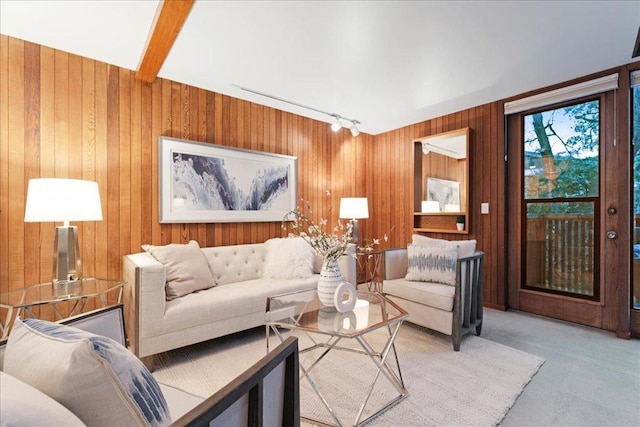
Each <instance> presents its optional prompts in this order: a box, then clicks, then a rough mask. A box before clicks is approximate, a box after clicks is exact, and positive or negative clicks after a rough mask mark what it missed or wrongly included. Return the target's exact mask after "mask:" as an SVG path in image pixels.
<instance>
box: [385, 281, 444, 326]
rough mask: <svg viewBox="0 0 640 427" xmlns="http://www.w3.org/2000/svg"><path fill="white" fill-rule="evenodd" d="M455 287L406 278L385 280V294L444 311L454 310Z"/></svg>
mask: <svg viewBox="0 0 640 427" xmlns="http://www.w3.org/2000/svg"><path fill="white" fill-rule="evenodd" d="M455 289H456V288H455V287H453V286H449V285H443V284H441V283H433V282H414V281H410V280H406V279H393V280H385V281H384V293H385V294H388V295H393V296H396V297H398V298H402V299H405V300H408V301H414V302H416V303H419V304H422V305H426V306H429V307H434V308H437V309H439V310H444V311H453V300H454V295H455ZM409 320H411V318H409Z"/></svg>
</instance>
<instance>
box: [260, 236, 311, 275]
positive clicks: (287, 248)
mask: <svg viewBox="0 0 640 427" xmlns="http://www.w3.org/2000/svg"><path fill="white" fill-rule="evenodd" d="M265 245H266V246H267V256H266V258H265V261H264V271H263V272H262V277H264V278H266V279H297V278H306V277H311V276H313V260H314V255H315V254H314V252H313V248H311V245H309V244H308V243H307V242H306V241H305V240H304V239H303V238H302V237H286V238H274V239H269V240H267V241H266V242H265Z"/></svg>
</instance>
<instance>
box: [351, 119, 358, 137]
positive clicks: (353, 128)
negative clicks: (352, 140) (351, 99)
mask: <svg viewBox="0 0 640 427" xmlns="http://www.w3.org/2000/svg"><path fill="white" fill-rule="evenodd" d="M349 129H350V130H351V135H353V136H354V137H356V136H358V135H360V130H358V127H357V126H356V122H353V124H352V125H351V127H350V128H349Z"/></svg>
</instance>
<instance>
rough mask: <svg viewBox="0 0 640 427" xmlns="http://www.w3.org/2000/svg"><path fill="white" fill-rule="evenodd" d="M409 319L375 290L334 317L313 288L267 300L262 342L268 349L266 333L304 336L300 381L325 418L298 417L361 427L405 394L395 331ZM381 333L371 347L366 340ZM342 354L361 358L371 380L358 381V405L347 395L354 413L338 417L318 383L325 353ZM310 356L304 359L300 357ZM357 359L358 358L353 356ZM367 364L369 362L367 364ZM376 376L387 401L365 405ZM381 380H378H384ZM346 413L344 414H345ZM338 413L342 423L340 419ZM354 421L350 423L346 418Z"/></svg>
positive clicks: (361, 295) (374, 390)
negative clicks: (385, 389) (387, 390)
mask: <svg viewBox="0 0 640 427" xmlns="http://www.w3.org/2000/svg"><path fill="white" fill-rule="evenodd" d="M408 316H409V313H407V312H406V311H405V310H404V309H402V308H401V307H400V306H398V305H397V304H395V303H394V302H393V301H391V300H389V299H387V298H386V297H385V296H384V295H382V294H380V293H377V292H368V291H358V302H357V304H356V307H355V308H354V309H353V311H351V312H347V313H339V312H338V311H336V309H335V308H334V307H325V306H324V305H323V304H322V303H321V302H320V299H319V298H318V292H317V291H316V289H309V290H306V291H297V292H291V293H285V294H281V295H276V296H272V297H269V298H267V308H266V311H265V325H266V344H267V352H268V351H269V335H270V334H269V331H270V330H271V331H272V332H274V334H275V335H276V336H277V337H278V338H279V340H280V341H284V340H285V334H286V333H287V332H290V333H293V334H294V335H295V334H296V333H298V334H303V335H306V338H307V339H305V340H304V342H305V343H307V342H309V343H311V344H310V345H309V346H306V344H300V343H302V342H303V341H300V343H299V345H300V346H301V347H300V350H299V352H300V360H299V365H300V371H301V373H300V381H303V380H304V379H306V380H307V381H308V382H309V385H310V387H311V389H312V390H313V392H315V394H316V395H317V396H318V397H319V399H320V401H321V402H322V405H323V406H324V408H325V409H326V413H325V414H324V415H325V417H326V419H324V420H321V419H316V418H314V417H313V416H312V415H310V414H301V418H302V419H304V420H306V421H310V422H312V423H314V424H318V425H335V426H342V425H350V426H360V425H362V424H365V423H367V422H368V421H370V420H371V419H373V418H375V417H376V416H377V415H378V414H380V413H382V412H384V411H385V410H387V409H388V408H390V407H392V406H393V405H395V404H397V403H398V402H400V401H401V400H403V399H404V398H405V397H407V396H408V395H409V391H408V390H407V389H406V388H405V384H404V379H403V378H402V371H401V369H400V361H399V360H398V354H397V352H396V347H395V341H396V338H397V337H398V333H399V332H400V327H401V326H402V323H403V322H404V320H405V319H406V318H407V317H408ZM380 332H381V337H384V339H382V343H380V344H377V345H374V344H373V343H374V342H375V340H373V339H372V338H371V337H372V336H373V334H378V333H380ZM332 351H333V352H335V351H346V352H349V353H352V354H355V355H356V357H358V358H359V359H362V362H361V363H362V365H364V366H366V365H368V366H369V367H370V368H371V370H370V372H368V374H370V376H367V375H365V376H362V377H359V378H358V379H357V381H358V382H359V383H360V384H359V385H360V386H361V389H362V390H366V392H365V393H363V395H362V396H360V397H362V401H361V402H360V401H359V399H356V398H355V396H351V398H353V399H354V402H355V403H356V408H355V409H356V410H355V411H354V412H355V413H348V414H347V413H343V414H338V413H337V412H336V410H335V406H336V401H335V399H334V396H329V394H328V393H327V390H326V389H325V390H323V389H322V387H321V385H320V383H319V382H318V380H319V379H320V378H321V377H322V376H323V375H324V374H325V373H326V370H325V369H326V368H327V367H326V366H325V365H324V364H323V363H321V361H323V360H326V358H325V356H327V354H328V353H329V352H332ZM306 353H309V357H303V356H302V355H303V354H306ZM358 355H359V356H358ZM367 360H369V361H370V362H371V364H369V363H368V362H367ZM378 378H384V379H386V380H387V381H388V384H389V385H390V386H391V387H392V390H394V391H395V395H394V396H391V395H390V393H387V397H388V399H386V400H385V401H383V402H378V403H379V405H377V404H374V403H372V402H371V401H370V397H371V396H372V395H373V394H376V393H377V392H378V391H379V390H380V388H381V387H382V385H381V384H379V382H378ZM383 381H384V380H382V381H380V382H383ZM347 412H348V411H347ZM340 415H342V419H340V418H341V417H340ZM349 417H353V419H354V420H353V422H351V421H350V420H349V422H347V420H345V418H349Z"/></svg>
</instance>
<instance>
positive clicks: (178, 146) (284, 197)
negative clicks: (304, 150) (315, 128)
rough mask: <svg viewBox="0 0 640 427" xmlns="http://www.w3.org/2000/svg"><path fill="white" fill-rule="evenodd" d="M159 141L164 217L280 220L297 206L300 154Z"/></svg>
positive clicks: (165, 220) (171, 219) (175, 219)
mask: <svg viewBox="0 0 640 427" xmlns="http://www.w3.org/2000/svg"><path fill="white" fill-rule="evenodd" d="M158 141H159V142H158V145H159V146H158V152H159V156H160V164H159V180H160V185H159V192H160V197H159V203H160V213H159V220H160V222H161V223H211V222H214V223H218V222H267V221H282V220H283V218H284V216H285V215H286V214H287V213H288V212H290V211H292V210H293V209H295V207H296V200H297V173H298V171H297V160H298V159H297V157H293V156H287V155H282V154H273V153H266V152H262V151H252V150H245V149H240V148H232V147H225V146H222V145H217V144H207V143H201V142H194V141H188V140H181V139H176V138H170V137H165V136H161V137H159V140H158Z"/></svg>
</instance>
